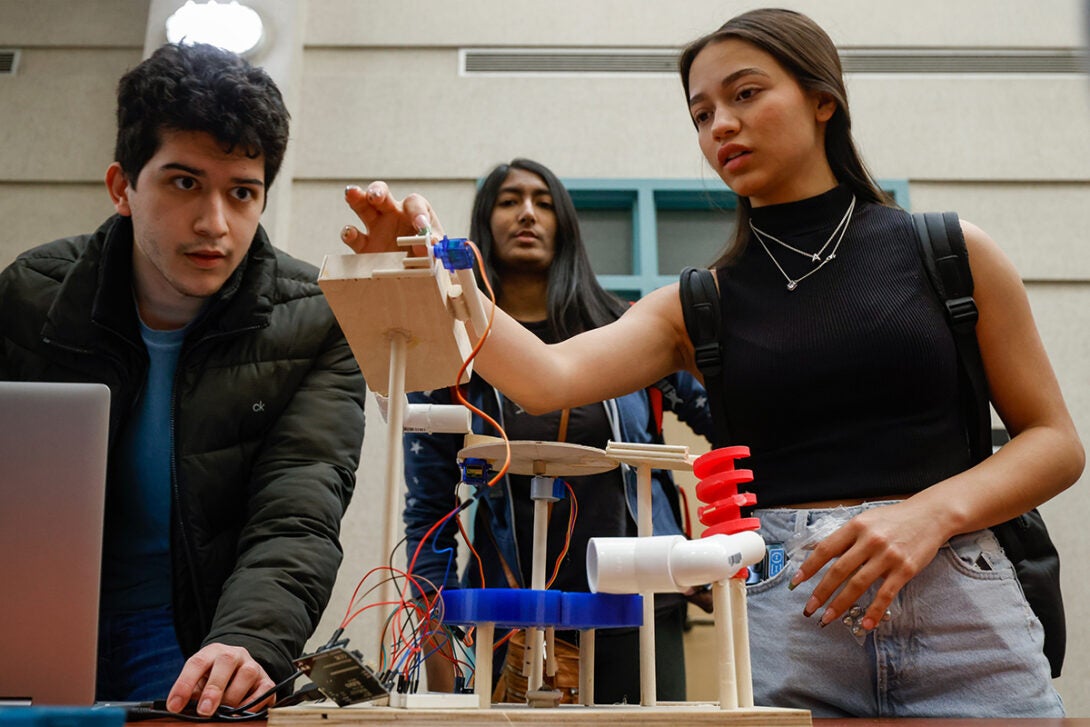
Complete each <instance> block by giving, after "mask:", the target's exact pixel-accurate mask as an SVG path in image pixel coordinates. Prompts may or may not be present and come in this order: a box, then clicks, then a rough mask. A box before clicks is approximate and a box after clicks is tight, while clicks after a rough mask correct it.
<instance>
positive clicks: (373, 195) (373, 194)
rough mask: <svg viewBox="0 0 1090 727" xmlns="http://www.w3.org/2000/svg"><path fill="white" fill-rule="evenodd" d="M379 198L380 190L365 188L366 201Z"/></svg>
mask: <svg viewBox="0 0 1090 727" xmlns="http://www.w3.org/2000/svg"><path fill="white" fill-rule="evenodd" d="M381 196H382V190H381V189H379V188H378V187H368V188H367V197H368V199H370V200H372V201H373V200H376V199H378V198H379V197H381Z"/></svg>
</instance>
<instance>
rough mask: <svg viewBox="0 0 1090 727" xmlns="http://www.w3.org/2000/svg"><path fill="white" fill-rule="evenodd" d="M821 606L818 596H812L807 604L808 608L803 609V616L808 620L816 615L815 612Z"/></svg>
mask: <svg viewBox="0 0 1090 727" xmlns="http://www.w3.org/2000/svg"><path fill="white" fill-rule="evenodd" d="M820 605H821V601H819V600H818V599H817V596H810V600H809V601H807V602H806V607H805V608H803V609H802V615H803V616H805V617H806V618H810V617H811V616H813V615H814V611H816V610H817V609H818V606H820Z"/></svg>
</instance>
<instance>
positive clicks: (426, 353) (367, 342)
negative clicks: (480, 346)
mask: <svg viewBox="0 0 1090 727" xmlns="http://www.w3.org/2000/svg"><path fill="white" fill-rule="evenodd" d="M421 261H423V262H421ZM318 285H319V287H321V289H322V291H323V292H324V293H325V296H326V300H328V301H329V306H330V308H332V309H333V315H335V316H336V317H337V322H338V323H340V325H341V328H342V329H343V330H344V335H345V338H347V339H348V345H349V346H350V347H351V349H352V353H353V355H355V357H356V361H358V362H359V365H360V369H361V370H362V371H363V375H364V378H365V379H366V380H367V386H368V387H369V388H370V389H371V390H372V391H375V392H377V393H379V394H381V395H383V396H387V395H388V394H389V388H390V382H389V378H390V337H391V336H392V335H404V336H405V337H406V338H407V346H406V348H407V358H406V363H405V391H430V390H432V389H440V388H443V387H446V386H452V385H453V384H454V383H455V381H454V379H455V377H456V376H457V374H458V369H459V367H460V366H461V365H462V362H463V361H464V360H465V359H466V357H467V356H468V355H469V353H470V351H471V350H472V346H471V344H470V341H469V335H468V334H467V333H466V330H465V325H464V324H463V323H462V322H461V321H459V320H457V319H456V318H455V317H454V314H453V313H452V311H451V307H450V303H449V294H450V291H451V287H452V284H451V280H450V276H449V274H448V273H447V271H446V270H445V269H443V267H442V265H441V264H440V263H439V262H436V261H432V263H431V264H429V263H428V262H427V258H410V257H408V254H407V253H405V252H401V251H398V252H383V253H368V254H364V255H327V256H326V258H325V261H324V262H323V264H322V270H321V273H320V274H319V276H318ZM470 373H471V369H467V371H466V374H465V375H464V376H463V377H462V381H461V382H460V383H465V382H467V381H469V374H470Z"/></svg>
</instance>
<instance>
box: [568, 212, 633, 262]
mask: <svg viewBox="0 0 1090 727" xmlns="http://www.w3.org/2000/svg"><path fill="white" fill-rule="evenodd" d="M579 228H580V230H581V231H582V233H583V242H584V243H586V247H587V254H588V255H589V256H590V265H591V269H592V270H594V272H595V273H596V274H597V275H632V274H633V272H634V270H633V262H632V236H633V234H634V233H633V230H632V208H631V207H627V208H624V209H581V210H579Z"/></svg>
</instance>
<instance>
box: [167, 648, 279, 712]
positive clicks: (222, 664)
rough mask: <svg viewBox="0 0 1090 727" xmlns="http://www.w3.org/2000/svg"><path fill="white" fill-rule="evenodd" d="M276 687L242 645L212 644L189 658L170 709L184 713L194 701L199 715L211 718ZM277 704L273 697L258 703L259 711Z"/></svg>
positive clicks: (169, 699)
mask: <svg viewBox="0 0 1090 727" xmlns="http://www.w3.org/2000/svg"><path fill="white" fill-rule="evenodd" d="M274 686H276V683H275V682H274V681H273V680H272V679H271V678H269V675H268V674H266V673H265V669H264V668H262V666H261V665H260V664H258V663H257V662H256V661H254V658H253V657H252V656H250V652H248V651H246V649H244V648H242V647H241V646H227V645H226V644H209V645H208V646H206V647H204V648H203V649H201V650H200V651H198V652H197V653H196V654H194V655H193V656H191V657H189V660H188V661H186V663H185V666H184V667H182V673H181V674H180V675H179V676H178V679H177V681H175V682H174V686H173V687H172V688H171V690H170V694H168V695H167V709H168V710H170V711H171V712H181V711H182V710H183V709H185V707H186V705H187V704H189V703H190V702H196V703H197V714H198V715H200V716H202V717H211V716H212V715H213V714H215V712H216V709H218V708H219V706H220V705H221V704H223V705H226V706H228V707H238V706H240V705H242V704H246V703H247V702H248V701H249V700H251V699H253V698H254V697H257V696H258V695H260V694H263V693H265V692H267V691H269V690H270V689H272V688H273V687H274ZM274 701H276V697H275V696H270V697H269V698H268V699H266V700H265V701H264V702H262V703H260V704H255V705H253V706H252V707H251V710H259V709H263V708H264V707H268V706H270V705H271V704H272V703H273V702H274Z"/></svg>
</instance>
